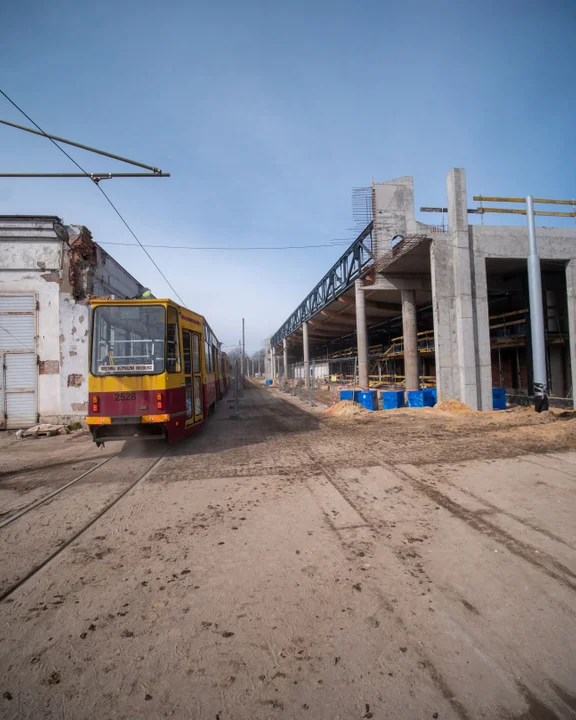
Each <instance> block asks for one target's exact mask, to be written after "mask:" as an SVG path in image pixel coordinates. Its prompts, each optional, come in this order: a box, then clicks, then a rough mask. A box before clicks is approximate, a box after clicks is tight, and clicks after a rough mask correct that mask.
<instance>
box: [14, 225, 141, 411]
mask: <svg viewBox="0 0 576 720" xmlns="http://www.w3.org/2000/svg"><path fill="white" fill-rule="evenodd" d="M55 220H56V221H57V220H58V218H56V217H42V218H39V217H38V218H32V217H0V293H2V294H6V295H12V294H14V295H27V294H31V293H34V294H35V295H36V298H37V300H38V311H37V317H36V321H37V322H36V328H37V331H36V334H37V337H36V352H37V354H38V362H39V364H38V415H39V421H40V422H51V423H60V422H76V421H81V420H83V418H84V417H85V415H86V412H87V407H88V357H89V344H90V342H89V341H90V336H89V334H90V330H89V328H90V307H89V305H88V300H87V298H88V295H104V296H106V295H115V296H116V297H117V298H126V297H134V296H137V295H140V294H141V293H142V291H143V290H144V286H143V285H141V284H140V283H139V282H138V281H137V280H136V279H135V278H133V277H132V275H130V273H128V272H127V271H126V270H124V268H123V267H122V266H121V265H119V264H118V263H117V262H116V261H115V260H114V259H113V258H111V257H110V255H108V253H106V252H105V251H104V250H102V248H100V247H99V246H98V245H96V244H95V243H94V241H93V240H92V235H91V234H90V231H89V230H88V229H87V228H85V227H84V226H82V225H73V226H67V231H68V234H69V242H70V245H71V246H72V247H68V246H67V244H66V243H65V242H63V241H62V240H61V239H59V238H58V236H57V235H56V233H55V231H54V228H53V223H54V221H55ZM75 298H82V299H80V300H76V299H75Z"/></svg>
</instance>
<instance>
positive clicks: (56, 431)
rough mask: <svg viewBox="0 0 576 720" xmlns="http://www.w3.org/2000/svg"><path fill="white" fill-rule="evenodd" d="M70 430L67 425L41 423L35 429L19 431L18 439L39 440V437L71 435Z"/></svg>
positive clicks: (17, 433)
mask: <svg viewBox="0 0 576 720" xmlns="http://www.w3.org/2000/svg"><path fill="white" fill-rule="evenodd" d="M69 434H70V430H69V429H68V427H67V426H66V425H51V424H50V423H41V424H40V425H34V427H31V428H27V429H26V430H17V431H16V437H19V438H26V437H32V438H38V437H51V436H52V435H69Z"/></svg>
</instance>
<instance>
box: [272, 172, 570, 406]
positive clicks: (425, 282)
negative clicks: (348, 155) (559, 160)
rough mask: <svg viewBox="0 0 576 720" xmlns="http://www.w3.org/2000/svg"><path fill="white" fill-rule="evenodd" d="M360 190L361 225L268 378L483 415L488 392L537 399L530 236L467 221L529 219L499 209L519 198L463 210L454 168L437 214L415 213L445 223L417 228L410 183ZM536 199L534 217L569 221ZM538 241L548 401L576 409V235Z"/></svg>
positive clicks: (301, 314)
mask: <svg viewBox="0 0 576 720" xmlns="http://www.w3.org/2000/svg"><path fill="white" fill-rule="evenodd" d="M367 190H369V194H368V193H367V194H366V212H365V217H366V219H367V220H368V224H367V225H366V227H365V228H364V230H363V231H362V232H361V233H360V234H359V236H358V238H357V239H356V241H355V242H354V243H353V245H352V246H351V247H350V248H349V249H348V250H347V251H346V253H344V255H343V256H342V257H341V258H340V259H339V260H338V262H337V263H336V264H335V265H334V266H333V267H332V268H331V269H330V270H329V271H328V272H327V274H326V275H325V276H324V277H323V278H322V279H321V280H320V282H319V283H318V284H317V285H316V287H315V288H314V289H313V290H312V292H311V293H310V294H309V295H308V296H307V297H306V298H305V299H304V300H303V301H302V303H301V304H300V305H299V306H298V308H297V309H296V310H295V311H294V313H292V315H291V316H290V317H289V318H288V320H286V322H285V323H284V324H283V325H282V326H281V327H280V328H279V329H278V331H277V332H276V333H275V334H274V335H273V336H272V338H271V339H270V342H269V348H270V362H269V376H270V377H272V375H274V377H278V378H282V380H283V381H284V380H287V381H288V382H290V381H291V380H292V381H293V380H297V381H298V380H305V381H306V382H307V378H312V379H323V380H324V381H325V382H327V383H331V384H336V385H350V384H352V385H354V386H358V387H360V388H364V389H368V388H385V389H386V388H390V389H406V390H419V389H421V388H425V387H429V388H436V389H437V397H438V399H439V400H458V401H460V402H463V403H465V404H466V405H468V406H469V407H470V408H471V409H474V410H491V409H492V408H493V389H500V390H502V391H503V392H504V393H505V395H506V397H507V398H508V401H509V402H511V403H520V404H529V403H530V402H531V401H533V399H534V389H533V385H534V382H535V379H534V367H533V360H532V334H533V330H532V328H531V314H530V297H529V296H530V289H529V274H528V268H527V259H528V257H529V254H530V252H529V242H528V241H529V233H528V228H527V227H526V225H506V226H497V225H484V224H478V223H476V224H469V218H470V217H474V216H479V217H480V218H481V219H483V218H484V216H485V215H487V214H488V213H490V212H499V213H505V212H511V213H522V214H524V215H525V214H526V211H525V210H523V209H518V208H516V206H512V209H511V210H507V207H508V208H509V207H510V206H509V205H508V206H504V207H503V206H502V202H501V201H502V200H507V201H508V200H514V202H515V203H516V204H518V203H522V204H523V203H524V199H522V198H511V199H507V198H487V199H484V198H482V197H481V196H480V197H478V201H479V204H478V207H476V208H469V207H468V202H467V190H466V178H465V172H464V170H462V169H454V170H452V171H451V172H450V173H449V174H448V177H447V188H446V195H447V202H446V207H441V208H420V210H421V211H425V212H426V211H428V212H434V213H436V214H437V215H440V217H441V224H440V225H426V224H424V223H422V222H419V221H417V220H415V207H414V183H413V178H411V177H405V178H398V179H395V180H390V181H387V182H382V183H375V184H374V185H373V186H372V188H369V189H367ZM486 201H492V202H491V205H492V206H493V205H494V204H495V203H496V202H497V201H500V204H499V205H497V207H488V206H486ZM535 202H536V203H537V207H539V208H545V209H543V210H542V209H541V210H536V212H535V214H536V215H537V216H538V215H544V216H561V217H572V218H573V217H574V209H575V206H574V204H570V203H571V201H565V202H564V207H561V208H560V209H558V203H559V202H560V201H554V200H547V201H546V200H536V201H535ZM538 203H542V204H538ZM565 205H569V207H568V208H566V207H565ZM566 210H571V212H566ZM563 211H564V212H563ZM445 219H446V221H447V222H445ZM537 236H538V252H539V265H540V274H541V293H540V294H541V295H542V298H543V301H542V305H543V310H542V313H543V318H542V319H543V330H542V334H543V348H542V352H543V357H544V363H545V369H544V374H545V384H546V394H547V395H549V396H550V401H551V403H552V405H555V406H557V407H566V408H567V407H570V408H573V407H574V402H575V401H574V393H573V386H574V377H575V376H574V372H575V370H574V368H576V357H575V352H576V350H575V348H576V338H575V333H576V318H575V303H574V299H575V298H574V293H575V292H576V274H575V273H576V250H575V248H576V230H575V229H574V228H546V227H539V228H538V233H537Z"/></svg>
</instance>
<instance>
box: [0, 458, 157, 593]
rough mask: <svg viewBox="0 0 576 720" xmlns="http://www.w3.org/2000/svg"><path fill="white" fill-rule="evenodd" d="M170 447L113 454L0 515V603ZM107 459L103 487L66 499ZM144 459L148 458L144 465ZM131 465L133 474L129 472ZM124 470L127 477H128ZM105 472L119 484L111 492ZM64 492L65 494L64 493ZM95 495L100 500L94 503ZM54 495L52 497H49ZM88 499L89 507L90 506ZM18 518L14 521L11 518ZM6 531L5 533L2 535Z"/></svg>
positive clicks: (143, 475) (149, 470) (152, 467)
mask: <svg viewBox="0 0 576 720" xmlns="http://www.w3.org/2000/svg"><path fill="white" fill-rule="evenodd" d="M170 450H171V448H170V447H169V448H166V449H165V450H164V451H163V452H162V453H161V454H160V455H159V456H157V455H156V456H155V457H152V458H135V457H133V456H131V455H130V454H129V453H128V454H126V455H125V456H123V454H122V453H121V452H118V453H116V454H114V455H112V456H110V457H108V458H106V459H105V460H103V461H101V462H99V463H98V464H97V465H96V466H94V467H93V468H91V469H89V470H87V471H85V472H83V473H81V474H80V475H78V476H77V477H76V478H74V479H72V480H70V481H69V482H67V483H65V484H64V485H62V486H61V487H59V488H57V489H56V490H54V491H52V492H50V493H48V494H47V495H45V496H43V497H41V498H39V499H37V500H35V501H34V502H32V503H29V504H28V505H26V506H24V507H22V508H20V509H19V510H17V511H16V512H15V513H13V514H12V515H10V516H9V517H7V518H5V519H4V520H3V521H2V522H1V523H0V545H4V548H3V550H2V552H1V553H0V556H1V557H2V560H1V562H0V602H1V601H5V600H7V599H8V598H10V596H11V595H12V594H13V593H14V592H15V591H16V590H18V589H19V588H20V587H21V586H22V585H24V584H25V583H27V582H28V581H29V580H31V579H32V578H33V577H34V576H35V575H37V573H39V572H41V571H42V570H43V569H45V568H46V567H47V566H48V565H49V564H51V563H52V562H53V561H54V560H56V559H57V558H58V556H59V555H61V553H62V552H63V551H64V550H66V548H68V547H69V546H70V545H72V544H73V543H74V542H75V541H76V540H77V539H78V538H79V537H81V536H82V535H83V534H84V533H85V532H86V531H87V530H89V529H90V528H91V527H92V526H93V525H94V524H95V523H97V522H98V521H99V520H100V519H101V518H102V517H103V516H104V515H106V514H107V513H108V512H109V511H110V510H111V509H112V508H113V507H114V506H115V505H116V504H117V503H118V502H120V501H121V500H122V499H123V498H124V497H125V496H126V495H128V494H129V493H130V492H131V491H132V490H134V489H135V488H136V487H137V486H138V485H139V484H141V483H142V482H144V481H145V480H146V479H147V478H148V477H149V476H150V475H151V474H152V472H153V471H154V470H155V469H156V468H157V467H158V466H159V465H160V463H161V462H162V461H163V460H164V458H165V457H166V456H167V455H168V453H169V452H170ZM113 460H114V461H116V462H115V463H112V464H111V465H108V466H107V467H106V472H107V476H103V477H102V479H101V482H100V483H99V486H104V487H105V489H104V490H101V491H100V492H99V493H95V492H94V489H93V488H88V489H86V488H84V493H83V494H81V495H80V497H76V498H74V497H72V494H73V493H74V491H78V490H79V488H81V487H83V486H82V485H80V486H78V485H77V483H79V482H80V481H81V480H83V479H85V478H87V477H89V476H93V477H92V479H94V477H97V473H98V471H99V470H101V469H102V468H103V467H104V466H105V465H106V464H107V463H110V462H111V461H113ZM146 460H150V461H151V462H148V463H146V462H145V461H146ZM138 465H143V467H138ZM135 468H136V472H134V469H135ZM130 474H132V475H133V477H130ZM126 475H127V476H128V478H129V479H128V481H125V479H124V478H125V476H126ZM108 476H109V477H110V478H112V484H114V483H116V484H117V485H118V486H119V489H118V491H117V492H110V490H109V486H106V482H107V480H108ZM74 486H76V487H74ZM67 490H68V491H69V492H68V493H66V492H65V491H67ZM99 496H100V502H98V498H99ZM55 498H57V499H56V500H55ZM51 501H53V502H51ZM93 502H94V505H92V503H93ZM66 503H67V505H66ZM43 506H44V507H43ZM50 507H52V510H53V514H52V515H51V517H49V518H46V517H45V516H43V515H42V509H44V511H45V514H46V511H47V508H50ZM67 510H68V512H67ZM79 510H80V511H79ZM29 513H31V514H29ZM37 513H39V514H37ZM24 516H28V517H27V520H28V524H27V526H26V527H23V526H22V523H23V522H25V521H24V520H23V518H24ZM18 520H20V523H18V522H17V521H18ZM64 526H65V528H64ZM44 529H46V530H47V531H48V532H47V533H46V535H47V537H43V530H44ZM10 535H11V537H8V536H10ZM43 540H44V542H43ZM3 541H4V542H3ZM15 546H18V551H17V552H16V551H15V550H14V547H15ZM38 546H40V547H44V548H46V549H47V551H48V552H47V554H44V555H43V556H42V557H40V558H39V557H38V555H39V553H38Z"/></svg>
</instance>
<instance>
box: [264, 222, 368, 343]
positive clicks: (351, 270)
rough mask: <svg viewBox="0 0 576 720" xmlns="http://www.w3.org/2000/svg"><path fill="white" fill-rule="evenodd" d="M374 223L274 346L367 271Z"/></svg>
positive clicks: (278, 334)
mask: <svg viewBox="0 0 576 720" xmlns="http://www.w3.org/2000/svg"><path fill="white" fill-rule="evenodd" d="M373 229H374V223H372V222H371V223H369V224H368V225H367V226H366V227H365V228H364V230H362V232H361V233H360V235H358V237H357V238H356V240H354V242H353V243H352V245H350V247H349V248H348V249H347V250H346V252H345V253H344V254H343V255H342V256H341V257H340V259H339V260H337V261H336V262H335V263H334V265H333V266H332V267H331V268H330V270H328V272H327V273H326V275H324V277H323V278H322V280H320V282H319V283H318V285H316V287H315V288H314V289H313V290H312V292H311V293H309V294H308V295H307V296H306V298H305V299H304V301H303V302H301V303H300V305H298V307H297V308H296V310H294V312H293V313H292V315H290V317H289V318H288V320H286V322H285V323H284V324H283V325H282V326H281V327H280V329H279V330H277V331H276V332H275V333H274V335H273V336H272V338H271V339H270V345H271V347H275V346H277V345H279V344H280V343H281V342H282V341H283V340H284V338H287V337H289V336H290V335H292V333H294V332H295V331H296V330H297V329H298V328H299V327H301V326H302V324H303V323H305V322H307V321H308V320H310V319H312V318H313V317H314V315H316V314H317V313H319V312H320V311H321V310H324V308H326V307H328V305H330V304H331V303H333V302H334V300H336V299H338V298H339V297H340V295H343V294H344V293H345V292H346V291H347V290H349V289H350V288H351V287H352V286H353V285H354V282H355V281H356V280H358V278H360V277H362V276H363V275H365V274H366V272H367V270H368V269H369V268H370V267H371V266H372V265H373V263H374V256H373V254H372V232H373Z"/></svg>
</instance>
